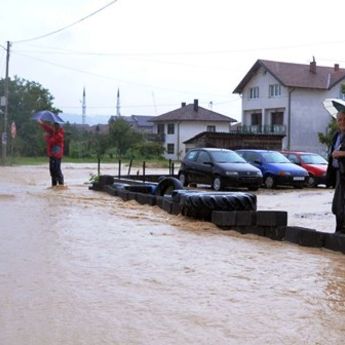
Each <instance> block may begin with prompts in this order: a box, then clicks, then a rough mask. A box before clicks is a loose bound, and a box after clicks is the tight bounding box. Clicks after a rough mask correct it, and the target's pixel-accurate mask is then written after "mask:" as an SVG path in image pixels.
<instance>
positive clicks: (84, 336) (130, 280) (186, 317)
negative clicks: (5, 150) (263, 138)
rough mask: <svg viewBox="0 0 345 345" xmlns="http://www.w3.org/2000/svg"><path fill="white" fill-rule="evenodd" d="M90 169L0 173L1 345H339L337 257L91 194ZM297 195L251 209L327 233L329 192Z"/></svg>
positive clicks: (344, 275)
mask: <svg viewBox="0 0 345 345" xmlns="http://www.w3.org/2000/svg"><path fill="white" fill-rule="evenodd" d="M96 171H97V169H96V166H95V165H92V164H90V165H77V164H75V165H72V164H70V165H69V164H63V172H64V174H65V180H66V184H67V187H66V188H64V189H51V188H48V187H49V182H50V179H49V176H48V167H47V166H30V167H0V221H1V225H0V344H1V345H21V344H25V345H48V344H49V345H57V344H61V345H62V344H63V345H79V344H82V345H84V344H85V345H96V344H97V345H99V344H107V345H108V344H109V345H110V344H112V345H113V344H116V345H117V344H119V345H132V344H133V345H170V344H176V345H183V344H198V345H200V344H203V345H210V344H217V345H242V344H243V345H244V344H246V345H247V344H250V345H251V344H253V345H263V344H313V345H315V344H320V345H324V344H327V345H332V344H337V345H341V344H344V338H345V255H343V254H340V253H337V252H332V251H328V250H325V249H318V248H316V249H315V248H306V247H299V246H297V245H293V244H290V243H287V242H278V241H271V240H269V239H267V238H263V237H258V236H255V235H241V234H239V233H236V232H233V231H221V230H219V229H218V228H217V227H216V226H215V225H213V224H211V223H207V222H200V221H196V220H192V219H188V218H184V217H183V216H173V215H169V214H167V213H166V212H165V211H163V210H161V209H160V208H158V207H151V206H148V205H139V204H137V203H136V202H135V201H130V202H124V201H122V200H121V199H120V198H115V197H112V196H110V195H108V194H106V193H101V192H95V191H90V190H88V186H87V184H85V182H87V181H88V180H89V174H91V173H93V174H95V173H96ZM104 173H108V172H107V171H104ZM292 192H293V193H295V194H292ZM292 192H290V191H287V192H282V195H280V196H277V197H276V201H274V200H273V199H274V195H273V193H272V192H265V191H264V192H259V194H258V206H259V207H258V208H262V209H280V210H284V209H285V210H287V211H289V210H288V209H286V207H287V206H291V208H292V212H294V218H292V224H291V221H290V218H289V223H290V225H299V226H309V227H313V225H315V227H322V229H319V230H322V231H323V230H325V231H326V230H327V231H333V223H331V222H333V216H332V215H331V214H330V212H329V209H330V202H331V199H330V198H331V196H332V193H333V191H332V190H309V191H308V190H307V189H305V190H302V191H292ZM260 193H262V195H260ZM298 193H300V194H298ZM291 195H292V197H291ZM296 195H297V196H296ZM298 195H299V196H300V199H303V200H304V201H301V203H302V204H303V205H305V207H302V208H301V203H299V201H298V200H296V198H298ZM309 195H312V197H311V198H309ZM318 198H319V199H318ZM284 199H286V202H287V203H286V204H284V203H283V202H282V201H283V200H284ZM260 202H262V204H261V205H262V206H260ZM313 204H314V207H313ZM289 217H290V213H289ZM303 222H304V223H303ZM324 228H327V229H324Z"/></svg>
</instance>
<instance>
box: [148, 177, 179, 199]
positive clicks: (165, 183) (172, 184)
mask: <svg viewBox="0 0 345 345" xmlns="http://www.w3.org/2000/svg"><path fill="white" fill-rule="evenodd" d="M178 189H184V188H183V185H182V183H181V182H180V180H178V179H177V178H175V177H166V178H165V179H163V180H162V181H161V182H159V183H158V185H157V188H156V190H155V195H160V196H163V195H165V194H171V193H172V192H173V191H174V190H178Z"/></svg>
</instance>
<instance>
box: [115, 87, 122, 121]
mask: <svg viewBox="0 0 345 345" xmlns="http://www.w3.org/2000/svg"><path fill="white" fill-rule="evenodd" d="M116 116H117V117H119V116H121V113H120V89H117V100H116Z"/></svg>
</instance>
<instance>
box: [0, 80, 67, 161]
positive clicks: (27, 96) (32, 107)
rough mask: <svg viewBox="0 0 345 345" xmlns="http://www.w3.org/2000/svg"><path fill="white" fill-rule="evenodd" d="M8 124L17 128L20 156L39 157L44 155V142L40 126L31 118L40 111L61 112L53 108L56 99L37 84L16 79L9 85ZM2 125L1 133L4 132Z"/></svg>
mask: <svg viewBox="0 0 345 345" xmlns="http://www.w3.org/2000/svg"><path fill="white" fill-rule="evenodd" d="M8 89H9V98H8V123H11V122H12V121H14V122H15V123H16V127H17V137H16V149H17V151H18V153H19V154H21V155H26V156H37V155H42V154H43V153H44V142H43V136H42V132H41V130H40V129H39V126H38V125H37V124H36V123H35V122H34V121H32V120H31V116H32V115H33V114H34V113H35V112H37V111H40V110H50V111H52V112H55V113H59V112H61V111H60V110H59V109H56V108H54V107H53V100H54V97H53V96H52V95H51V94H50V92H49V91H48V89H45V88H43V87H42V85H40V84H39V83H37V82H34V81H28V80H25V79H20V78H18V77H16V76H15V77H14V79H10V80H9V84H8ZM4 90H5V79H1V80H0V95H4V92H5V91H4ZM3 130H4V128H3V123H1V131H3Z"/></svg>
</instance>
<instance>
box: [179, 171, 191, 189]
mask: <svg viewBox="0 0 345 345" xmlns="http://www.w3.org/2000/svg"><path fill="white" fill-rule="evenodd" d="M178 179H179V180H180V182H181V183H182V186H183V187H187V186H188V184H189V179H188V175H187V174H186V173H185V172H184V171H181V172H180V173H179V174H178Z"/></svg>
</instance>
